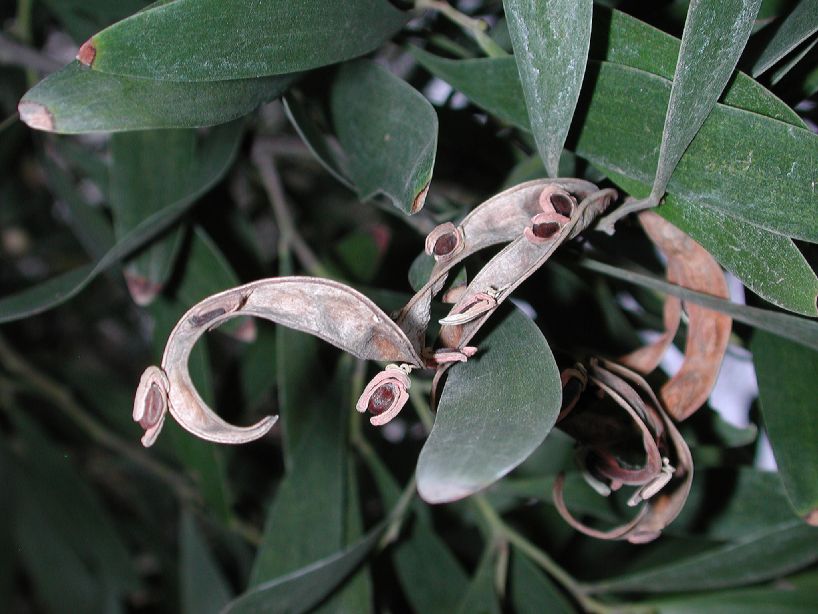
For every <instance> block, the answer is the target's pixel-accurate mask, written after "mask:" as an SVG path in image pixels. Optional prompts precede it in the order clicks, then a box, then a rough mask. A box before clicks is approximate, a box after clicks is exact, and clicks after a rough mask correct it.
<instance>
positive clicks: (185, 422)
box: [133, 277, 423, 446]
mask: <svg viewBox="0 0 818 614" xmlns="http://www.w3.org/2000/svg"><path fill="white" fill-rule="evenodd" d="M239 316H254V317H259V318H264V319H266V320H270V321H272V322H275V323H277V324H282V325H284V326H287V327H289V328H293V329H295V330H300V331H303V332H307V333H310V334H312V335H315V336H316V337H319V338H321V339H323V340H325V341H327V342H329V343H331V344H332V345H335V346H336V347H339V348H340V349H342V350H344V351H345V352H348V353H350V354H352V355H353V356H355V357H357V358H361V359H364V360H377V361H383V362H397V363H401V364H403V365H406V367H404V370H406V371H408V370H410V369H412V368H418V367H421V366H422V364H423V361H422V360H421V358H420V356H419V355H418V353H417V352H416V351H415V349H414V347H413V346H412V344H411V342H410V341H409V339H407V338H406V335H405V334H404V333H403V331H402V330H401V329H400V328H398V326H397V325H396V324H395V323H394V322H393V321H392V320H391V319H390V318H389V316H387V315H386V314H385V313H384V312H383V311H382V310H381V309H380V308H379V307H377V306H376V305H375V304H374V303H373V302H372V301H370V300H369V299H368V298H366V297H365V296H364V295H362V294H361V293H359V292H357V291H355V290H353V289H351V288H349V287H347V286H345V285H343V284H341V283H338V282H335V281H331V280H326V279H316V278H312V277H279V278H272V279H262V280H260V281H255V282H252V283H249V284H246V285H244V286H239V287H237V288H232V289H230V290H226V291H224V292H221V293H219V294H216V295H213V296H210V297H208V298H206V299H204V300H203V301H201V302H199V303H198V304H196V305H194V306H193V307H191V309H190V310H188V312H187V313H186V314H185V315H184V316H182V318H181V319H180V320H179V322H178V323H177V325H176V327H175V328H174V329H173V331H172V332H171V334H170V337H169V338H168V341H167V345H166V346H165V352H164V355H163V357H162V364H161V366H160V367H148V369H147V370H146V371H145V373H144V374H143V376H142V379H141V381H140V383H139V387H138V389H137V391H136V397H135V399H134V411H133V417H134V420H135V421H137V422H139V424H140V425H142V427H143V428H144V429H145V435H144V437H143V438H142V443H143V444H144V445H145V446H149V445H151V444H152V443H153V442H154V441H155V439H156V437H157V436H158V435H159V431H160V430H161V428H162V423H163V422H164V419H165V415H166V413H167V412H168V411H169V412H170V414H171V415H172V416H173V417H174V418H175V419H176V421H177V422H179V424H180V425H181V426H182V427H184V428H185V429H187V430H188V431H190V432H191V433H193V434H194V435H196V436H198V437H201V438H202V439H207V440H208V441H215V442H219V443H232V444H238V443H245V442H249V441H253V440H255V439H258V438H259V437H261V436H263V435H264V434H265V433H266V432H268V431H269V430H270V428H272V426H273V424H274V423H275V420H276V418H275V417H272V416H268V417H266V418H264V419H262V420H261V421H259V422H258V423H256V424H254V425H252V426H249V427H238V426H234V425H232V424H228V423H227V422H224V421H223V420H222V419H221V418H219V417H218V416H217V415H216V413H215V412H214V411H213V410H212V409H211V408H210V407H208V405H207V404H206V403H205V402H204V401H203V400H202V398H201V397H200V396H199V394H198V392H197V391H196V388H195V387H194V385H193V382H192V380H191V378H190V374H189V373H188V358H189V356H190V352H191V350H192V349H193V346H194V345H195V344H196V342H197V341H198V339H199V338H200V337H201V336H202V335H203V334H204V333H205V332H206V331H208V330H211V329H213V328H215V327H217V326H219V325H220V324H222V323H224V322H226V321H227V320H230V319H232V318H236V317H239ZM404 400H405V399H404ZM399 409H400V408H399V407H398V408H397V409H392V410H391V411H390V415H394V414H395V413H397V411H398V410H399Z"/></svg>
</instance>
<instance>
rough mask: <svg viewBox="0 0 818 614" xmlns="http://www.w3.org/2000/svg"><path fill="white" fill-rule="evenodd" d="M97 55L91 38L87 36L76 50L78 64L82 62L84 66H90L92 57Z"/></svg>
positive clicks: (92, 60) (92, 61)
mask: <svg viewBox="0 0 818 614" xmlns="http://www.w3.org/2000/svg"><path fill="white" fill-rule="evenodd" d="M96 57H97V48H96V47H94V42H93V39H92V38H89V39H88V40H87V41H85V42H84V43H83V44H82V46H81V47H80V50H79V51H78V52H77V60H79V62H80V64H84V65H85V66H91V65H93V63H94V59H95V58H96Z"/></svg>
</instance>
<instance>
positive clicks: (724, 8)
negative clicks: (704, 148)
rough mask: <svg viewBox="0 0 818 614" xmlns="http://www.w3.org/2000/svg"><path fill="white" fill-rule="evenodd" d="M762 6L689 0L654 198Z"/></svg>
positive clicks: (747, 0) (755, 0)
mask: <svg viewBox="0 0 818 614" xmlns="http://www.w3.org/2000/svg"><path fill="white" fill-rule="evenodd" d="M760 5H761V0H727V1H724V0H719V1H714V0H692V1H691V3H690V7H689V8H688V10H687V20H686V21H685V28H684V32H683V33H682V45H681V48H680V50H679V59H678V61H677V64H676V74H675V75H674V77H673V86H672V88H671V90H670V101H669V103H668V108H667V115H666V116H665V127H664V130H663V131H662V144H661V147H660V149H659V162H658V166H657V169H656V177H655V179H654V181H653V188H652V189H651V193H650V198H651V199H653V201H654V202H656V203H658V201H659V199H660V198H661V197H662V195H663V194H664V193H665V188H666V187H667V184H668V181H669V180H670V176H671V175H672V174H673V170H674V169H675V168H676V165H677V164H678V163H679V160H680V159H681V157H682V154H684V152H685V150H686V149H687V147H688V145H690V142H691V141H692V140H693V137H695V136H696V133H697V132H698V131H699V128H701V126H702V124H703V123H704V120H705V119H707V116H708V115H709V114H710V111H711V110H712V109H713V106H714V105H715V104H716V101H717V100H718V98H719V96H721V93H722V90H724V86H725V85H727V80H728V79H729V78H730V75H732V74H733V71H734V70H735V68H736V64H737V63H738V59H739V56H740V55H741V52H742V51H743V50H744V46H745V45H746V44H747V38H748V37H749V36H750V29H751V28H752V25H753V21H754V19H755V16H756V14H757V13H758V7H759V6H760ZM647 143H650V141H647Z"/></svg>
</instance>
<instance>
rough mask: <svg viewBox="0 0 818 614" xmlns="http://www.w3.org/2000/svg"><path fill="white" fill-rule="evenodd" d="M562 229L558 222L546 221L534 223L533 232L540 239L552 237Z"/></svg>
mask: <svg viewBox="0 0 818 614" xmlns="http://www.w3.org/2000/svg"><path fill="white" fill-rule="evenodd" d="M559 230H560V225H559V224H557V223H556V222H545V223H543V224H534V227H533V228H532V229H531V232H533V233H534V236H535V237H537V238H540V239H550V238H551V237H553V236H554V235H555V234H557V233H558V232H559Z"/></svg>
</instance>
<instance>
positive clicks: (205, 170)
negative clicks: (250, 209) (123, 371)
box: [0, 123, 242, 324]
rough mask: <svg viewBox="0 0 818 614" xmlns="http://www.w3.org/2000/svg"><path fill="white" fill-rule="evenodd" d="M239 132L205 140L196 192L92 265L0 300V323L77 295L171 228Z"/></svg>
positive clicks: (223, 166)
mask: <svg viewBox="0 0 818 614" xmlns="http://www.w3.org/2000/svg"><path fill="white" fill-rule="evenodd" d="M241 134H242V130H241V125H240V124H239V123H235V124H228V125H225V126H224V127H221V128H217V129H216V130H214V133H213V135H212V138H210V139H208V140H207V144H206V147H205V148H204V149H203V150H202V152H201V157H200V162H199V164H198V165H197V180H196V181H195V182H193V184H194V185H195V186H196V188H195V191H194V192H192V193H190V194H188V195H187V196H186V197H185V198H183V199H181V200H179V201H177V202H175V203H173V204H172V205H170V206H168V207H166V208H165V209H163V210H162V211H160V212H158V213H155V214H154V215H152V216H151V217H149V218H148V219H146V220H145V221H144V222H142V223H141V224H139V226H137V227H136V228H134V229H133V230H132V231H131V232H129V233H128V234H127V235H126V236H124V237H122V239H121V240H120V241H119V242H118V243H116V245H113V246H112V247H111V248H110V249H109V250H108V251H107V252H106V253H105V255H104V256H103V257H102V258H100V259H99V260H97V261H96V262H95V263H93V264H88V265H85V266H82V267H78V268H76V269H72V270H70V271H67V272H65V273H62V274H60V275H57V276H56V277H52V278H51V279H48V280H46V281H44V282H41V283H39V284H37V285H35V286H33V287H32V288H28V289H27V290H22V291H20V292H17V293H16V294H12V295H11V296H7V297H5V298H3V299H0V324H2V323H3V322H10V321H13V320H19V319H21V318H26V317H28V316H31V315H35V314H38V313H42V312H43V311H47V310H48V309H51V308H52V307H56V306H57V305H61V304H62V303H64V302H66V301H67V300H69V299H70V298H72V297H74V296H76V295H77V294H78V293H79V292H81V291H82V290H83V289H84V288H85V287H86V286H87V285H88V284H89V283H91V282H92V281H93V280H94V279H96V277H97V276H99V274H100V273H103V272H104V271H106V270H107V269H109V268H110V267H111V266H113V265H114V264H116V263H117V262H119V261H120V260H122V259H123V258H125V257H127V256H129V255H131V254H132V253H134V252H136V251H137V250H138V249H139V248H141V247H142V246H143V245H145V244H146V243H148V242H149V241H151V240H152V239H153V238H155V237H157V236H159V235H160V234H162V232H164V231H165V230H167V229H168V228H170V227H171V226H172V225H173V224H174V223H175V222H176V221H177V220H179V218H180V217H181V216H182V215H184V214H185V213H186V212H187V211H188V209H190V207H191V206H192V205H193V204H194V202H195V200H196V198H198V197H199V196H200V195H201V194H204V193H205V192H206V191H207V190H209V189H210V188H211V187H212V186H213V185H215V184H216V183H217V182H218V181H219V180H220V179H221V178H222V177H223V176H224V174H225V173H226V172H227V169H228V168H229V167H230V164H231V163H232V161H233V158H234V156H235V154H236V151H237V149H238V145H239V140H240V137H241Z"/></svg>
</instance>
